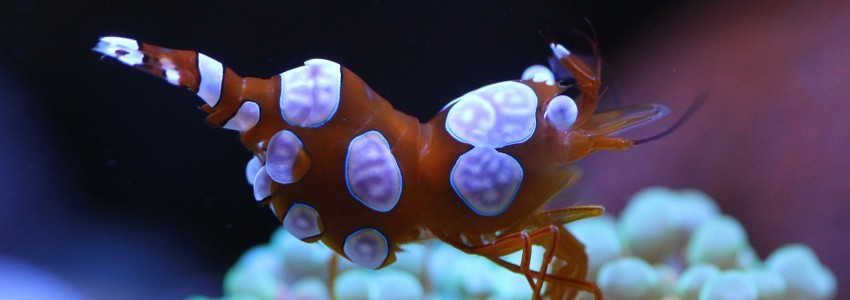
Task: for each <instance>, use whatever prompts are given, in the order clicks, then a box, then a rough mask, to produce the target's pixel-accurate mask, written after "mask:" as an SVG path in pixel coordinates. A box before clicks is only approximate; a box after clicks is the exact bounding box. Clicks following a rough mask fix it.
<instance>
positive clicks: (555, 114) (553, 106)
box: [543, 95, 578, 130]
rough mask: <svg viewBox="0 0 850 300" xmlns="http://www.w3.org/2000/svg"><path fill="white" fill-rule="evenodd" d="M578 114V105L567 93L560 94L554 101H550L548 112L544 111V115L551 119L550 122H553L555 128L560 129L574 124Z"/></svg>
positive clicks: (547, 119) (548, 119) (547, 107)
mask: <svg viewBox="0 0 850 300" xmlns="http://www.w3.org/2000/svg"><path fill="white" fill-rule="evenodd" d="M577 116H578V107H576V102H575V101H573V99H572V98H570V97H568V96H565V95H559V96H557V97H555V98H552V101H549V105H547V106H546V112H545V113H543V117H544V118H546V121H549V123H552V125H554V126H555V128H558V129H560V130H564V129H568V128H570V126H573V123H575V122H576V117H577Z"/></svg>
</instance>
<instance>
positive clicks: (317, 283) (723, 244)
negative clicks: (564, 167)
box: [198, 188, 836, 300]
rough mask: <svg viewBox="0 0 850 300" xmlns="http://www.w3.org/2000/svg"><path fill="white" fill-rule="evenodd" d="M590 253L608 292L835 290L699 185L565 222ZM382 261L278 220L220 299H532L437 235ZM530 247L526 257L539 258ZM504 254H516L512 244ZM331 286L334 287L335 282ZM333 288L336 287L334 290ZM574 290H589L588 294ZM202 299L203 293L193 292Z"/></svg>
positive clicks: (726, 295)
mask: <svg viewBox="0 0 850 300" xmlns="http://www.w3.org/2000/svg"><path fill="white" fill-rule="evenodd" d="M567 229H568V230H569V231H570V232H572V233H573V234H574V235H575V236H576V237H577V238H578V239H579V240H580V241H581V242H582V243H584V244H585V247H586V251H587V253H588V257H589V270H588V279H590V280H593V281H595V282H596V283H597V284H598V285H599V287H600V288H601V289H602V292H603V294H604V295H605V297H606V298H607V299H683V300H684V299H831V298H833V297H834V295H835V291H836V280H835V276H834V275H833V274H832V272H831V271H830V270H829V269H827V268H826V267H825V266H823V265H822V264H821V263H820V262H819V260H818V258H817V256H816V255H815V253H814V252H813V251H812V250H811V249H810V248H809V247H807V246H805V245H802V244H790V245H786V246H783V247H780V248H779V249H777V250H775V251H774V252H773V253H771V254H770V255H768V256H767V258H766V259H764V260H762V259H760V258H759V256H758V255H757V254H756V252H755V251H754V250H753V248H752V246H750V244H749V241H748V237H747V233H746V232H745V230H744V228H743V226H742V225H741V224H740V223H739V222H738V221H737V220H735V219H734V218H732V217H730V216H728V215H723V214H722V213H721V212H720V210H719V208H718V206H717V205H716V204H715V203H714V201H713V200H712V199H711V198H709V197H708V196H707V195H705V194H703V193H701V192H699V191H696V190H682V191H672V190H669V189H665V188H649V189H645V190H643V191H641V192H639V193H637V194H636V195H635V196H634V197H633V198H632V199H631V200H630V202H629V204H628V205H627V206H626V208H625V209H624V210H623V213H622V214H621V216H620V218H619V220H617V219H615V218H613V217H609V216H603V217H599V218H592V219H585V220H581V221H577V222H573V223H570V224H568V225H567ZM403 250H404V251H403V252H400V254H399V256H398V261H397V262H396V263H395V264H393V265H391V266H389V267H387V268H384V269H381V270H377V271H375V270H368V269H363V268H360V267H358V266H356V265H354V264H352V263H350V262H348V261H347V260H345V259H344V258H337V259H336V260H335V262H336V266H335V269H334V270H335V272H336V278H335V280H333V282H332V283H331V284H328V278H329V275H330V271H331V267H332V265H331V264H332V260H333V256H334V255H336V254H334V253H333V252H332V251H331V250H329V249H328V248H326V247H324V246H322V245H321V244H319V243H316V244H307V243H303V242H301V241H300V240H298V239H296V238H294V237H292V235H291V234H288V233H287V232H286V231H285V230H284V229H283V228H281V229H279V230H278V231H277V232H276V233H275V235H274V236H273V237H272V239H271V242H270V243H269V244H267V245H261V246H257V247H255V248H253V249H251V250H249V251H248V252H246V253H245V254H244V255H243V256H242V258H241V259H240V260H239V262H237V263H236V265H235V266H233V268H231V270H230V271H229V272H228V274H227V276H226V277H225V282H224V292H225V295H224V297H223V298H224V299H330V298H331V296H333V298H334V299H529V298H531V296H532V291H531V289H530V287H529V285H528V283H527V281H526V279H525V277H524V276H522V275H519V274H515V273H512V272H509V271H507V270H505V269H503V268H501V267H499V266H497V265H495V264H493V263H492V262H490V261H489V260H487V259H485V258H483V257H479V256H473V255H468V254H465V253H463V252H460V251H459V250H457V249H455V248H453V247H450V246H448V245H446V244H443V243H440V242H436V241H433V242H427V243H422V244H411V245H407V246H406V247H405V248H403ZM542 250H543V249H542V248H537V247H535V248H534V251H533V256H532V263H531V265H532V266H535V265H539V264H540V262H541V261H542V257H541V256H542V253H543V251H542ZM506 259H507V260H509V261H512V262H515V263H517V262H519V261H520V259H521V257H520V254H519V253H515V254H513V255H511V256H509V257H506ZM331 287H332V289H331ZM331 293H333V295H331ZM579 298H582V299H592V295H591V294H589V293H581V294H579ZM198 299H205V298H203V297H198Z"/></svg>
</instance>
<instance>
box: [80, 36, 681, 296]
mask: <svg viewBox="0 0 850 300" xmlns="http://www.w3.org/2000/svg"><path fill="white" fill-rule="evenodd" d="M550 47H551V49H552V51H553V53H554V56H555V57H556V58H557V59H558V61H559V62H560V63H561V64H563V66H564V67H566V69H567V70H568V71H569V72H570V73H571V74H572V75H573V76H574V77H575V81H576V86H577V88H578V90H579V91H580V95H579V96H578V97H577V99H576V100H573V99H572V98H570V97H569V96H567V95H563V94H562V93H564V92H565V91H566V90H567V87H566V86H562V85H560V84H559V83H556V82H555V80H554V77H553V75H552V74H551V72H550V71H549V70H548V69H546V68H535V69H529V70H528V71H527V72H526V74H524V75H523V79H521V80H513V81H504V82H499V83H494V84H491V85H487V86H484V87H482V88H479V89H477V90H474V91H472V92H469V93H467V94H465V95H462V96H460V97H459V98H457V99H455V100H453V101H451V102H449V103H448V104H447V105H446V106H445V107H444V108H443V109H442V110H441V111H440V112H439V113H438V114H437V116H436V117H434V118H433V119H432V120H431V121H430V122H427V123H420V122H419V121H418V120H417V119H416V118H414V117H411V116H409V115H407V114H405V113H402V112H400V111H397V110H394V109H393V107H392V106H391V105H390V103H389V102H387V101H386V100H385V99H384V98H382V97H381V96H380V95H378V94H377V93H376V92H375V91H373V90H372V89H371V88H370V87H369V86H368V85H367V84H366V83H365V82H363V80H362V79H360V77H358V76H357V75H355V74H354V73H353V72H352V71H350V70H348V69H347V68H345V67H343V66H341V65H339V64H337V63H335V62H332V61H328V60H323V59H311V60H308V61H306V62H305V63H304V66H300V67H297V68H294V69H292V70H289V71H286V72H283V73H281V74H279V75H275V76H272V77H271V78H267V79H260V78H253V77H240V76H239V75H237V73H236V72H234V71H233V70H231V69H230V68H228V67H226V66H224V65H223V64H222V63H220V62H218V61H216V60H215V59H213V58H210V57H208V56H206V55H204V54H202V53H199V52H195V51H187V50H174V49H168V48H163V47H158V46H154V45H151V44H146V43H141V42H137V41H135V40H132V39H127V38H121V37H104V38H101V39H100V42H99V43H98V44H97V46H96V47H95V48H94V50H95V51H97V52H100V53H103V54H104V55H106V56H110V57H113V58H116V59H117V60H118V61H120V62H122V63H124V64H126V65H129V66H132V67H134V68H137V69H141V70H144V71H146V72H148V73H151V74H153V75H155V76H158V77H160V78H163V79H165V80H166V81H167V82H168V83H171V84H173V85H176V86H181V87H184V88H186V89H189V90H191V91H192V92H194V93H196V94H197V95H198V97H200V98H201V99H202V100H203V101H204V102H205V105H203V107H202V109H203V110H204V111H205V112H207V113H208V114H209V115H208V116H207V121H209V122H210V123H212V124H215V125H218V126H221V127H224V128H226V129H231V130H235V131H238V132H239V133H240V135H241V140H242V143H243V144H244V145H245V147H247V148H248V150H250V151H251V152H253V154H254V157H253V158H252V159H251V160H250V161H249V162H248V164H247V168H246V173H247V176H248V178H249V182H250V183H251V184H252V185H253V188H254V198H255V199H256V201H257V202H258V203H261V204H263V205H268V206H269V207H270V208H271V210H272V211H273V212H274V214H275V216H276V217H277V218H278V220H279V221H280V222H282V224H283V226H284V227H285V228H286V229H287V231H289V232H290V233H291V234H292V235H294V236H295V237H297V238H299V239H301V240H303V241H305V242H317V241H321V242H322V243H323V244H325V245H327V246H328V247H329V248H330V249H332V250H334V251H335V252H336V253H338V254H339V255H341V256H342V257H344V258H346V259H348V260H350V261H352V262H354V263H355V264H357V265H360V266H362V267H365V268H370V269H379V268H382V267H384V266H387V265H389V264H392V263H393V262H394V261H395V253H396V252H398V251H400V248H399V246H400V245H403V244H407V243H414V242H418V241H422V240H425V239H430V238H437V239H440V240H442V241H444V242H446V243H448V244H450V245H452V246H454V247H456V248H458V249H460V250H462V251H464V252H466V253H469V254H476V255H480V256H483V257H486V258H488V259H489V260H492V261H494V262H495V263H497V264H499V265H500V266H502V267H504V268H507V269H509V270H511V271H513V272H517V273H519V274H523V275H524V276H525V277H526V278H527V280H528V283H529V284H530V286H531V288H532V290H533V291H534V295H535V298H541V297H547V298H557V299H560V298H565V297H569V298H572V297H574V296H575V295H576V294H577V292H578V291H587V292H590V293H593V294H594V295H595V297H596V298H597V299H601V298H602V295H601V292H600V291H599V289H598V288H597V287H596V285H595V284H594V283H592V282H590V281H586V280H585V277H586V272H587V256H586V254H585V251H584V246H583V245H582V244H581V243H580V242H579V241H578V240H577V239H576V238H575V237H573V235H572V234H570V232H568V231H567V230H565V229H564V227H563V226H562V225H563V224H566V223H569V222H572V221H575V220H579V219H583V218H588V217H593V216H598V215H600V214H602V212H603V208H602V207H600V206H576V207H568V208H561V209H555V210H543V208H542V207H543V205H544V204H545V203H546V202H547V201H548V200H549V199H550V198H552V197H553V196H555V194H556V193H558V192H559V191H561V190H563V189H565V188H566V187H568V186H570V185H571V184H572V183H574V182H575V181H576V180H577V179H578V171H577V170H576V169H574V168H572V167H570V163H572V162H574V161H576V160H578V159H581V158H583V157H585V156H586V155H588V154H590V153H592V152H595V151H599V150H624V149H628V148H629V147H631V146H632V145H633V144H634V141H631V140H627V139H623V138H617V137H610V136H609V135H611V134H613V133H615V132H618V131H620V130H622V129H624V128H627V127H631V126H634V125H637V124H640V123H645V122H648V121H651V120H654V119H657V118H659V117H661V116H662V115H663V114H664V112H665V111H666V109H665V108H664V107H663V106H660V105H654V104H652V105H638V106H631V107H625V108H621V109H619V110H614V111H608V112H603V113H597V112H595V110H596V106H597V103H598V102H599V99H600V97H601V96H600V85H601V79H600V77H599V73H600V67H599V61H598V59H597V62H596V67H595V68H590V67H589V66H588V65H586V64H585V63H584V62H583V61H582V60H581V59H579V58H578V57H577V56H576V55H574V54H571V53H570V51H568V50H567V49H566V48H565V47H564V46H562V45H560V44H558V43H555V42H552V43H551V45H550ZM597 57H598V55H597ZM533 245H539V246H542V248H543V249H545V250H544V255H543V258H544V259H543V263H542V264H541V266H531V265H530V257H531V251H532V246H533ZM518 251H522V260H521V262H520V264H519V265H517V264H513V263H510V262H507V261H505V260H503V259H502V258H501V257H503V256H505V255H507V254H510V253H514V252H518ZM544 283H548V284H546V285H545V286H546V289H545V290H544V289H543V287H544Z"/></svg>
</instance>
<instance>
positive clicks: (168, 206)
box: [0, 0, 850, 299]
mask: <svg viewBox="0 0 850 300" xmlns="http://www.w3.org/2000/svg"><path fill="white" fill-rule="evenodd" d="M0 11H2V13H0V14H2V16H3V17H2V18H0V41H2V42H0V270H3V271H0V291H9V292H8V293H12V292H15V291H19V292H21V293H24V294H20V295H29V296H30V298H32V297H42V298H44V299H57V296H56V295H57V294H49V293H54V292H55V293H58V294H59V295H64V296H63V297H65V298H69V299H86V298H91V299H115V298H122V299H150V298H182V297H186V296H188V295H191V294H206V295H211V296H215V295H220V293H221V280H222V277H223V275H224V272H225V271H226V269H227V268H228V267H229V266H230V265H232V264H233V263H234V262H235V261H236V260H237V258H238V257H239V255H240V254H241V253H242V252H244V251H245V250H246V249H248V248H250V247H251V246H252V245H256V244H260V243H265V242H267V241H268V238H269V236H270V234H271V233H272V232H273V230H274V229H275V228H276V227H277V222H276V221H275V220H274V218H273V217H272V216H271V214H270V213H269V212H268V210H267V209H260V208H258V206H257V205H256V204H255V203H254V201H253V199H252V197H251V195H252V191H251V188H250V186H249V185H247V183H246V182H245V179H244V171H243V170H244V164H245V162H247V160H248V158H249V157H250V155H249V153H248V152H247V151H245V150H244V149H243V148H242V147H241V146H240V144H239V143H238V136H237V135H236V134H235V133H233V132H230V131H225V130H220V129H215V128H213V127H212V126H210V125H208V124H206V123H204V121H203V118H204V113H203V112H202V111H200V110H199V109H198V107H199V106H200V101H198V100H197V99H196V98H195V96H194V95H193V94H191V93H189V92H186V91H182V90H179V89H175V88H173V87H171V86H169V85H167V84H165V83H163V82H160V80H158V79H156V78H154V77H152V76H148V75H146V74H143V73H142V72H138V71H134V70H130V69H128V68H126V67H124V66H121V65H119V64H117V63H115V62H112V61H108V60H101V59H100V57H99V56H98V55H97V54H95V53H94V52H91V51H90V49H91V47H93V46H94V44H95V43H96V41H97V39H98V38H99V37H100V36H104V35H117V36H126V37H131V38H135V39H138V40H142V41H147V42H150V43H154V44H157V45H162V46H166V47H171V48H182V49H194V50H199V51H203V52H204V53H206V54H208V55H210V56H212V57H214V58H216V59H218V60H219V61H222V62H224V63H225V64H227V65H228V66H230V67H231V68H233V69H234V70H236V71H237V72H239V73H240V74H241V75H243V76H256V77H268V76H272V75H274V74H277V73H280V72H282V71H285V70H288V69H291V68H293V67H296V66H298V65H300V64H301V63H302V62H303V61H304V60H306V59H309V58H316V57H321V58H326V59H330V60H333V61H337V62H339V63H341V64H343V65H345V66H346V67H348V68H349V69H351V70H353V71H354V72H356V73H357V74H358V75H360V76H361V77H362V78H363V79H364V80H366V81H367V82H368V83H369V84H370V85H371V86H372V87H373V88H374V89H375V90H376V91H377V92H379V93H380V94H381V95H383V96H384V97H385V98H387V99H389V100H390V101H391V102H392V104H393V105H394V106H395V107H396V108H397V109H399V110H402V111H405V112H407V113H410V114H412V115H414V116H416V117H419V118H420V120H423V121H424V120H427V119H428V118H430V117H431V116H432V115H433V114H435V113H436V111H437V110H439V109H440V108H441V107H442V106H443V105H444V104H445V103H446V102H448V101H449V100H451V99H453V98H455V97H458V96H460V95H462V94H463V93H465V92H467V91H470V90H472V89H475V88H477V87H480V86H483V85H485V84H488V83H492V82H497V81H502V80H508V79H514V78H518V77H519V75H520V74H521V72H522V71H523V69H524V68H525V67H527V66H528V65H531V64H545V63H546V57H547V56H548V55H549V49H548V47H547V45H546V43H545V42H544V41H543V40H542V39H541V37H540V35H539V34H538V32H539V31H541V30H543V31H547V32H549V34H551V35H552V36H554V37H555V38H557V39H558V40H559V41H562V42H564V43H565V44H566V45H568V46H569V47H571V48H573V49H577V50H578V51H579V52H584V53H590V52H589V49H590V47H589V45H588V43H587V42H586V40H585V39H584V37H582V36H581V35H580V34H577V32H583V33H589V32H590V31H591V30H590V29H589V26H588V22H587V21H585V18H587V19H589V20H590V23H591V24H592V25H593V27H594V28H595V30H596V32H597V34H598V36H599V43H600V48H601V51H602V53H603V56H604V59H605V62H606V65H605V66H606V70H605V72H604V75H605V76H606V77H605V79H606V80H608V81H607V84H608V85H609V87H610V89H609V91H608V93H607V95H608V98H609V99H608V100H606V101H609V102H608V103H606V104H603V105H605V106H607V107H616V106H617V105H620V104H636V103H646V102H658V103H662V104H665V105H668V106H670V107H671V108H672V109H673V116H672V117H671V118H667V119H666V120H664V121H661V122H658V124H654V125H652V126H647V127H645V128H642V129H640V130H635V131H630V132H629V133H627V134H626V135H627V136H629V137H635V138H638V137H645V136H648V135H651V134H653V133H655V132H659V131H661V130H663V129H664V128H666V127H668V126H670V124H671V123H672V122H673V120H674V119H675V117H677V116H678V113H681V112H682V111H683V110H684V109H685V108H686V107H687V105H689V103H690V102H691V101H693V99H694V98H695V97H696V95H697V94H699V93H701V92H705V91H707V92H708V93H709V95H710V98H709V102H708V104H707V105H706V106H705V107H704V108H703V109H702V110H701V111H699V112H698V113H697V115H696V116H695V117H694V118H693V119H692V120H691V121H689V123H687V124H686V125H685V126H684V127H683V128H682V129H680V130H679V131H677V132H676V133H674V134H672V135H670V136H669V137H666V138H664V139H662V140H660V141H658V142H654V143H650V144H647V145H644V146H641V147H638V148H637V149H634V150H631V151H627V152H622V153H600V154H596V155H594V156H592V157H591V158H589V159H587V160H585V161H583V162H582V163H580V166H581V167H582V168H583V169H584V171H585V174H586V175H585V176H586V178H585V179H584V180H583V181H582V182H581V183H580V184H579V185H578V186H577V187H575V188H573V189H570V190H569V191H567V192H566V193H564V196H563V197H561V198H559V199H558V200H556V201H555V202H553V205H555V206H564V205H569V204H572V203H584V204H590V203H593V204H603V205H606V206H607V207H608V208H609V209H610V211H612V212H618V211H619V210H620V209H621V208H622V207H623V205H624V204H625V202H626V200H627V197H628V196H629V195H631V194H633V193H634V192H636V191H637V190H639V189H640V188H642V187H645V186H649V185H666V186H671V187H693V188H698V189H701V190H704V191H705V192H706V193H708V194H709V195H711V196H713V197H714V198H715V199H717V201H718V203H719V204H720V206H721V210H722V211H724V212H726V213H728V214H730V215H732V216H734V217H736V218H738V219H739V220H740V221H741V222H742V224H743V225H744V227H746V228H747V231H748V232H749V233H750V235H751V236H750V240H751V241H752V243H753V245H754V247H755V248H756V250H757V251H758V253H759V254H760V255H761V256H762V258H764V256H765V255H766V254H767V253H769V252H770V251H772V250H774V249H775V248H777V247H778V246H779V245H782V244H787V243H791V242H803V243H806V244H809V245H811V246H812V248H813V249H814V250H815V251H816V252H817V253H818V254H819V256H820V258H821V260H822V261H823V263H824V264H825V265H826V266H828V267H830V268H831V269H832V270H833V271H834V272H835V273H836V276H837V277H838V282H839V294H838V298H844V297H848V296H850V293H848V291H850V289H848V287H847V285H846V283H847V282H848V280H850V270H848V269H850V266H848V263H847V260H846V256H847V254H850V241H848V239H847V238H846V232H842V231H846V229H847V228H850V219H848V218H846V213H847V212H848V211H850V204H848V201H847V200H850V184H848V180H847V172H848V170H850V156H848V155H847V151H846V149H848V148H850V122H847V121H846V119H845V118H844V117H843V116H841V115H839V113H840V112H847V111H850V107H849V106H850V102H848V101H847V100H850V85H848V84H847V81H848V78H850V62H848V58H847V57H850V56H848V54H850V40H848V39H847V38H846V37H847V34H848V33H850V25H848V24H850V23H848V22H846V20H848V19H850V3H848V2H846V1H822V2H818V3H816V4H812V3H809V2H807V1H783V2H782V3H780V4H775V3H774V2H771V1H766V0H765V1H751V2H748V3H731V2H722V1H721V2H712V3H703V2H700V1H618V0H607V1H470V2H464V3H456V2H455V1H436V2H434V1H429V2H427V3H426V2H416V3H407V2H404V3H402V2H385V1H356V2H354V3H350V4H344V5H341V4H332V3H330V2H317V1H85V0H84V1H24V0H13V1H7V2H4V3H3V4H0ZM9 270H12V271H9ZM0 293H2V292H0ZM27 293H29V294H27ZM34 293H35V294H34ZM39 293H45V294H39ZM8 295H14V294H8Z"/></svg>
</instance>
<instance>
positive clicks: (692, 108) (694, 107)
mask: <svg viewBox="0 0 850 300" xmlns="http://www.w3.org/2000/svg"><path fill="white" fill-rule="evenodd" d="M706 100H708V92H706V91H703V92H701V93H700V94H699V95H697V98H696V99H694V102H693V103H691V105H690V106H689V107H688V109H687V110H686V111H685V113H684V114H682V116H681V117H679V119H678V120H676V123H673V126H670V128H667V130H664V131H662V132H661V133H659V134H656V135H653V136H651V137H647V138H642V139H639V140H634V144H635V145H640V144H644V143H648V142H651V141H654V140H657V139H660V138H662V137H664V136H666V135H668V134H670V133H672V132H673V131H675V130H676V129H677V128H679V126H682V124H684V123H685V121H687V120H688V119H690V118H691V117H692V116H693V114H694V113H695V112H696V111H697V110H698V109H699V108H700V107H701V106H702V105H703V104H705V101H706Z"/></svg>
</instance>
